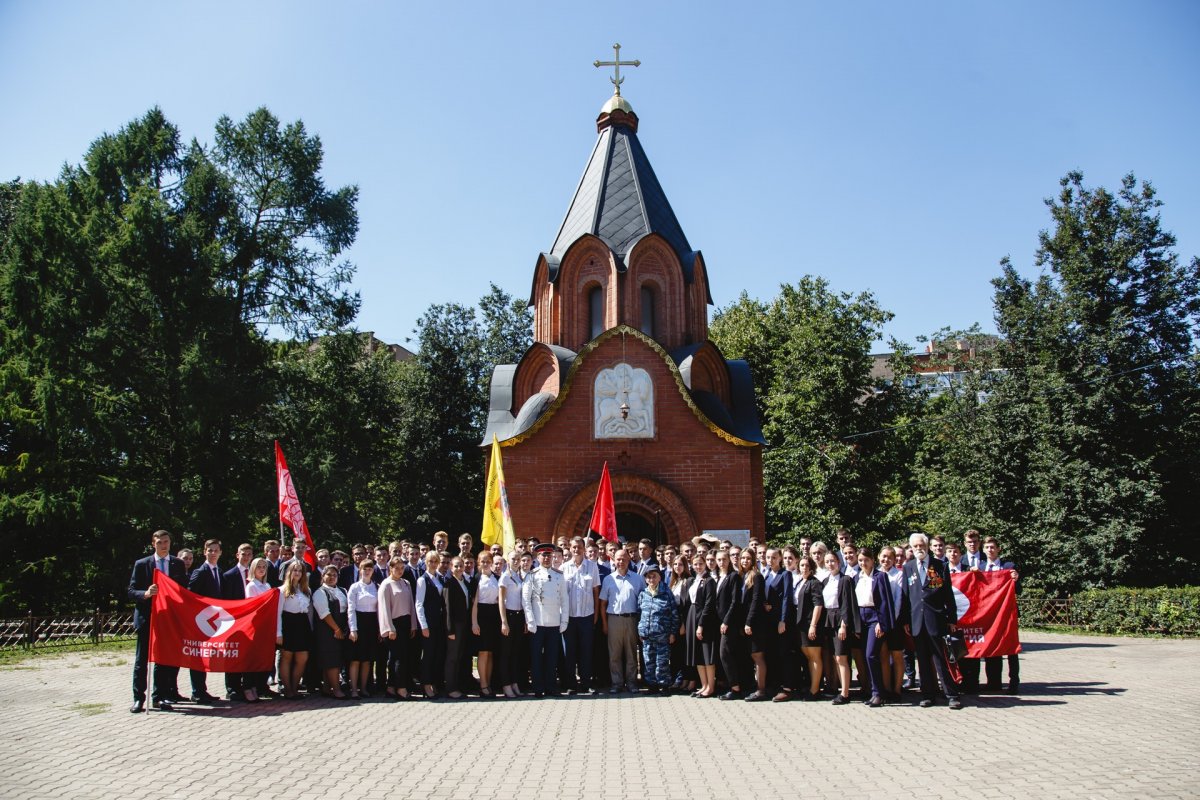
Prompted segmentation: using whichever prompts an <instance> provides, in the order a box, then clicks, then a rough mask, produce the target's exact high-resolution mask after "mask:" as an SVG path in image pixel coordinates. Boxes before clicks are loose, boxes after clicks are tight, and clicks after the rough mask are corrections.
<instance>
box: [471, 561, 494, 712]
mask: <svg viewBox="0 0 1200 800" xmlns="http://www.w3.org/2000/svg"><path fill="white" fill-rule="evenodd" d="M478 568H479V573H478V576H479V577H478V583H476V585H475V600H474V602H473V603H472V605H471V632H472V633H474V634H475V636H476V637H478V638H477V641H478V643H479V654H478V658H479V661H478V664H479V694H480V696H481V697H491V696H492V665H493V663H494V662H493V654H494V653H495V652H496V651H497V650H499V649H500V579H499V578H497V577H496V575H495V573H494V572H493V571H492V554H491V552H490V551H488V550H484V551H483V552H482V553H480V554H479V561H478Z"/></svg>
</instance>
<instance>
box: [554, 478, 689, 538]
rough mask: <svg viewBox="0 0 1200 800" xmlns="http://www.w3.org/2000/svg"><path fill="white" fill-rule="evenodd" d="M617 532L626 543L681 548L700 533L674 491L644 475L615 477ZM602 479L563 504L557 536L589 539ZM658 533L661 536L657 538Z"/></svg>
mask: <svg viewBox="0 0 1200 800" xmlns="http://www.w3.org/2000/svg"><path fill="white" fill-rule="evenodd" d="M610 477H611V479H612V489H613V505H614V506H616V511H617V531H618V533H619V534H620V536H621V538H623V539H625V540H626V541H637V540H639V539H650V540H651V541H653V542H654V543H655V544H679V543H680V542H683V541H687V540H690V539H692V538H693V537H695V536H696V535H697V534H699V533H700V530H699V528H698V527H697V526H696V521H695V520H694V519H693V518H692V513H691V511H690V510H689V509H688V507H687V504H686V503H684V501H683V498H682V497H680V496H679V495H678V494H677V493H676V492H675V491H674V490H672V489H671V488H669V487H667V486H665V485H664V484H662V483H659V482H658V481H656V480H654V479H653V478H648V477H646V476H644V475H634V474H629V473H612V474H611V475H610ZM599 485H600V481H599V479H597V480H595V481H592V482H590V483H587V484H585V485H583V486H581V487H580V488H579V489H578V490H577V491H576V492H575V494H573V495H571V497H570V498H569V499H568V500H567V502H566V503H564V504H563V507H562V510H561V511H559V514H558V519H557V521H556V522H555V525H554V532H555V535H556V536H557V535H559V534H567V535H570V536H586V535H587V532H588V522H590V521H591V518H592V505H593V504H594V503H595V501H596V489H597V487H598V486H599ZM656 529H657V531H658V533H657V534H656Z"/></svg>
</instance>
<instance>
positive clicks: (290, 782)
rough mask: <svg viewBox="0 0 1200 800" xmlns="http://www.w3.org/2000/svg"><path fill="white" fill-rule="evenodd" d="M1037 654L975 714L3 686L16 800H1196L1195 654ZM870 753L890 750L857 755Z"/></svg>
mask: <svg viewBox="0 0 1200 800" xmlns="http://www.w3.org/2000/svg"><path fill="white" fill-rule="evenodd" d="M1024 639H1025V642H1026V650H1027V652H1026V654H1025V656H1023V660H1022V678H1023V680H1024V689H1025V693H1024V695H1023V696H1021V697H1017V698H1014V697H1007V696H997V697H986V696H985V697H982V698H978V699H971V700H970V701H969V704H968V707H967V708H966V709H964V710H963V711H959V712H952V711H950V710H949V709H947V708H946V707H945V706H940V707H935V708H933V709H927V710H923V709H920V708H917V707H916V706H915V705H904V706H899V705H897V706H889V707H886V708H883V709H879V710H872V709H868V708H866V707H865V706H863V705H861V704H859V703H854V704H852V705H849V706H845V707H833V706H830V705H829V704H828V703H803V704H802V703H786V704H771V703H758V704H748V703H740V702H739V703H723V702H718V701H716V700H707V701H700V700H693V699H691V698H688V697H637V698H635V697H630V696H620V697H616V698H609V697H607V696H604V697H601V698H566V697H564V698H559V699H547V700H520V701H489V702H483V701H478V700H470V701H464V702H458V703H454V702H449V701H441V702H438V703H436V704H434V703H428V702H423V701H414V702H409V703H399V704H396V703H386V702H383V701H377V700H371V701H367V702H365V703H362V704H358V705H354V706H349V705H347V704H344V703H335V702H334V701H330V700H323V699H322V700H310V701H305V702H302V703H284V702H282V701H275V702H264V703H259V704H257V705H255V706H245V705H239V706H236V707H230V706H227V705H225V707H219V708H213V709H209V708H197V707H194V706H189V705H184V706H181V707H180V708H181V709H182V710H179V711H175V712H172V713H154V712H151V713H149V714H141V715H137V716H134V715H132V714H130V713H129V712H128V710H127V709H128V705H129V688H128V686H129V680H130V666H129V660H130V659H131V657H132V654H131V653H129V654H124V653H122V654H118V655H114V654H112V653H105V654H74V655H68V656H64V657H62V658H56V659H44V660H37V661H33V662H29V663H28V664H25V665H18V666H17V667H15V668H14V667H3V668H0V699H2V702H3V704H4V723H5V724H4V732H3V735H2V736H0V798H20V799H21V800H36V799H37V798H55V800H67V799H68V798H88V799H89V800H94V799H96V798H117V797H120V798H127V799H129V798H181V799H182V798H187V800H197V799H198V798H204V799H205V800H207V799H208V798H213V799H214V800H218V799H219V800H224V798H241V797H245V798H256V800H261V798H274V797H287V798H292V799H293V800H308V798H321V797H325V798H349V797H354V798H362V799H363V800H366V799H367V798H383V797H388V798H397V799H399V798H409V797H413V798H422V799H423V800H437V799H438V798H460V797H461V798H471V800H481V799H482V798H489V797H496V798H506V797H518V796H520V797H522V798H542V797H545V798H555V800H557V799H558V798H564V799H565V800H577V799H578V800H582V798H584V797H585V796H587V797H593V798H594V797H600V796H604V797H606V798H650V799H651V800H669V799H671V798H688V799H689V800H690V799H691V798H698V799H699V800H704V799H705V798H725V797H732V796H741V797H755V798H760V797H761V798H767V797H769V798H791V797H796V796H801V797H836V798H839V800H844V798H846V797H848V796H858V797H888V798H892V797H896V798H908V797H912V798H934V797H943V796H945V797H984V798H989V797H1064V798H1066V797H1070V798H1087V797H1104V798H1109V797H1148V796H1155V797H1180V798H1184V797H1189V798H1192V797H1198V796H1200V776H1198V775H1197V772H1196V767H1197V765H1198V763H1200V759H1198V758H1197V755H1198V753H1200V744H1198V743H1197V742H1198V741H1200V681H1198V680H1197V679H1198V678H1200V667H1198V666H1197V664H1198V662H1200V641H1161V640H1137V639H1101V638H1092V637H1074V636H1063V635H1051V634H1028V635H1026V636H1025V637H1024ZM180 685H181V686H182V687H184V688H185V690H186V685H187V673H186V671H185V672H184V673H183V675H181V678H180ZM209 686H210V687H218V688H219V687H221V686H222V681H221V679H220V677H210V678H209ZM91 704H97V705H91ZM223 705H224V704H223ZM370 731H374V732H375V733H376V735H375V736H374V737H373V739H372V737H370V736H368V735H367V734H368V732H370ZM830 731H836V733H835V734H832V737H833V738H832V739H827V740H826V741H825V742H823V743H820V744H818V745H816V746H814V744H813V743H814V742H817V741H819V740H820V738H821V737H823V736H825V737H830V736H831V734H830V733H829V732H830ZM856 735H857V736H861V737H863V738H864V739H869V740H871V741H873V742H874V743H876V746H875V747H874V748H873V747H870V746H865V747H855V748H849V747H846V746H844V745H842V744H840V742H841V741H842V740H843V739H845V738H847V737H850V736H856ZM883 744H886V747H887V751H888V758H887V761H888V763H887V765H886V767H882V761H883V759H882V758H880V757H878V756H877V755H874V754H875V753H878V752H879V745H883ZM914 744H915V746H914ZM910 747H911V749H912V755H911V756H909V755H907V754H906V749H908V748H910ZM585 751H587V753H590V754H591V755H587V756H586V763H587V764H588V765H589V766H588V768H587V769H582V764H583V763H584V761H585ZM618 756H620V760H619V761H616V760H614V759H616V757H618ZM930 762H932V764H933V766H932V767H929V766H927V764H929V763H930ZM610 763H611V764H612V767H607V766H605V765H606V764H610ZM489 764H497V765H505V764H517V765H520V766H519V768H518V769H505V768H504V767H503V766H500V767H497V768H491V767H489V766H487V765H489ZM368 766H369V767H370V770H371V774H372V775H373V777H372V778H371V779H370V780H363V779H361V778H360V777H358V776H360V775H362V774H363V771H364V769H365V768H366V767H368ZM381 766H383V767H388V768H390V770H391V772H392V773H393V774H395V775H396V776H397V781H396V782H395V783H391V784H389V783H388V782H387V781H386V780H385V779H384V778H383V776H384V775H385V774H387V772H388V770H387V769H384V770H381V769H379V767H381ZM181 767H182V768H181ZM305 767H307V769H305ZM164 768H165V771H164ZM538 773H544V774H545V775H546V777H545V778H541V779H536V778H534V779H530V778H528V777H527V776H528V775H529V774H535V775H536V774H538ZM256 776H257V777H256ZM484 776H486V778H487V786H488V788H486V789H483V790H479V789H477V788H476V784H477V782H478V781H480V779H481V778H483V777H484ZM567 776H570V777H567ZM991 776H995V777H991ZM1000 776H1004V777H1003V779H1002V778H1001V777H1000ZM973 779H974V780H973ZM964 781H965V783H964ZM1002 781H1003V782H1002Z"/></svg>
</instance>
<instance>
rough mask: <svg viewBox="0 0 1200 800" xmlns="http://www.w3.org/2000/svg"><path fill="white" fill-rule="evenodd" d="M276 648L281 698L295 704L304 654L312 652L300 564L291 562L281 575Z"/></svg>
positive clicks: (309, 604) (305, 577) (305, 663)
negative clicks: (278, 648)
mask: <svg viewBox="0 0 1200 800" xmlns="http://www.w3.org/2000/svg"><path fill="white" fill-rule="evenodd" d="M276 635H277V636H278V639H277V640H276V641H277V642H278V644H279V647H280V654H279V682H280V684H281V685H282V686H283V696H284V697H285V698H287V699H288V700H296V699H297V698H298V697H299V695H298V694H297V692H298V690H299V687H300V678H302V677H303V676H304V669H305V667H307V666H308V654H309V651H310V650H312V648H313V629H312V598H311V596H310V593H309V588H308V571H307V569H306V568H305V566H304V562H302V561H292V562H290V563H289V564H288V569H287V572H286V573H284V575H283V586H282V587H281V588H280V597H279V625H278V629H277V634H276Z"/></svg>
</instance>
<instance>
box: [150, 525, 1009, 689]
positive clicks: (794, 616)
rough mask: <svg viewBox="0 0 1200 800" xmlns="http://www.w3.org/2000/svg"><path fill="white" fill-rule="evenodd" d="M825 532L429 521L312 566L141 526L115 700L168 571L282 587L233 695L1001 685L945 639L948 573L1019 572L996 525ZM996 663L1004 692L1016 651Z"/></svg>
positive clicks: (163, 678) (221, 584) (214, 588)
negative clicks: (426, 537)
mask: <svg viewBox="0 0 1200 800" xmlns="http://www.w3.org/2000/svg"><path fill="white" fill-rule="evenodd" d="M836 539H837V547H836V549H830V548H829V547H828V546H826V545H825V543H823V542H820V541H811V540H809V539H807V538H802V539H801V540H800V542H799V543H798V544H797V545H794V546H793V545H787V546H783V547H769V546H767V545H765V544H764V543H761V542H758V541H755V540H754V539H751V540H750V542H749V544H748V545H747V546H746V547H738V546H736V545H734V544H733V543H731V542H729V541H720V540H718V539H716V538H715V537H712V536H707V535H706V536H699V537H696V538H695V539H693V540H691V541H687V542H684V543H682V544H681V545H679V546H678V547H676V546H673V545H667V546H659V547H655V546H654V545H653V543H652V542H650V541H649V540H645V539H643V540H641V541H639V542H628V543H616V542H606V541H603V540H601V541H595V540H592V539H587V538H581V537H575V538H570V539H568V538H567V537H558V538H557V539H556V540H555V541H553V542H541V541H539V540H537V539H528V540H523V541H522V540H518V541H517V542H516V546H515V548H514V549H513V550H511V551H509V552H507V553H506V552H502V548H501V547H500V546H499V545H492V546H491V547H489V548H485V549H482V550H481V551H479V552H478V553H476V551H475V542H474V539H473V537H472V536H471V535H470V534H462V535H461V536H460V537H459V538H458V541H457V543H456V548H455V550H456V552H454V554H451V552H450V541H449V536H448V534H446V533H445V532H444V531H439V532H437V533H435V534H434V535H433V537H432V541H431V542H429V543H417V542H411V541H395V542H391V543H390V544H388V545H379V546H376V547H373V548H371V547H368V546H366V545H355V546H354V547H353V548H352V549H351V552H350V553H349V554H346V553H344V552H342V551H338V550H335V551H332V552H330V551H328V550H319V551H317V553H316V554H315V562H316V568H315V569H310V567H309V565H308V563H307V562H306V560H305V555H306V553H305V543H304V542H303V541H302V540H297V541H296V542H295V544H294V546H293V547H290V548H289V547H287V546H286V545H285V544H283V543H281V542H280V541H278V540H270V541H267V542H266V543H265V545H264V547H263V552H262V553H261V555H258V556H256V555H255V551H254V548H253V547H252V546H251V545H249V544H242V545H239V546H238V548H237V550H236V557H237V561H236V563H235V564H234V565H233V566H231V567H222V566H221V564H220V559H221V554H222V547H221V543H220V542H219V541H217V540H216V539H210V540H208V541H206V542H205V543H204V550H203V561H201V562H200V563H199V564H195V563H194V559H195V554H193V553H192V552H191V551H189V550H181V551H179V552H178V553H177V554H176V555H172V554H171V537H170V534H169V533H168V532H166V531H157V532H155V534H154V535H153V537H152V544H153V546H154V553H153V554H152V555H150V556H147V557H145V558H142V559H140V560H138V561H137V562H136V563H135V565H134V569H133V575H132V577H131V579H130V584H129V596H130V599H131V600H132V601H134V603H135V615H134V622H135V627H136V629H137V632H138V642H137V652H136V654H135V659H134V670H133V695H134V703H133V705H132V706H131V707H130V710H131V711H133V712H140V711H142V710H144V708H145V702H146V692H147V688H148V686H147V683H148V680H147V679H148V675H147V673H148V664H147V655H148V649H149V615H150V613H151V602H152V599H153V597H154V595H155V594H156V593H157V591H158V586H157V584H158V582H159V581H161V580H163V579H164V576H165V577H166V579H169V580H174V581H176V582H177V583H179V584H180V585H182V586H186V587H187V588H188V589H190V590H191V591H192V592H195V593H197V594H199V595H202V596H205V597H212V598H224V599H242V598H248V597H254V596H257V595H260V594H263V593H265V592H269V591H276V590H277V591H279V593H280V598H279V613H278V618H277V629H276V631H275V634H276V644H277V648H278V657H277V661H276V666H275V669H274V670H273V671H271V672H263V673H243V674H233V673H229V674H226V675H225V699H226V700H229V701H233V702H251V703H253V702H258V701H260V700H263V699H267V698H270V699H272V700H275V699H278V700H288V701H294V700H299V699H300V698H301V697H303V696H305V695H313V694H322V695H325V696H327V697H332V698H337V699H345V700H355V699H359V698H367V697H372V696H383V697H387V698H391V699H396V700H408V699H414V698H426V699H437V698H449V699H460V698H463V697H467V696H469V695H475V696H478V697H482V698H509V699H515V698H519V697H525V696H533V697H544V696H554V695H559V694H561V693H563V692H565V693H566V694H568V695H572V694H597V693H599V692H607V693H611V694H618V693H622V692H628V693H668V692H677V693H682V694H689V695H690V696H692V697H694V698H714V697H715V698H719V699H720V700H725V701H732V700H744V701H747V702H759V701H774V702H786V701H789V700H808V701H813V700H822V699H825V700H829V701H830V702H832V703H833V704H835V705H844V704H847V703H850V702H851V700H852V698H853V696H854V695H853V694H852V690H853V689H855V688H857V693H858V698H859V699H861V700H862V701H863V702H864V703H865V704H867V705H868V706H871V707H879V706H882V705H884V704H885V703H888V702H896V701H899V700H901V698H902V693H903V692H906V691H916V690H919V692H920V701H919V705H920V706H922V707H928V706H931V705H934V704H935V703H936V702H937V701H938V700H939V699H940V697H942V696H944V697H945V698H946V701H947V703H948V705H949V706H950V707H951V708H961V707H962V703H961V699H960V696H961V695H962V694H971V693H974V692H978V691H1001V690H1002V688H1003V687H1002V684H1001V678H1002V670H1003V663H1002V659H1000V658H996V659H992V658H989V659H986V685H984V686H981V685H980V682H979V667H980V665H979V662H978V661H973V660H971V659H963V660H961V661H960V663H959V667H960V670H961V672H960V676H958V677H957V678H956V677H952V676H951V673H950V671H949V669H948V663H947V654H946V650H945V637H946V636H947V634H950V633H953V631H954V630H955V627H956V623H957V611H956V604H955V600H954V595H953V592H952V589H951V578H950V575H951V573H954V572H963V571H968V570H981V571H994V570H1009V572H1010V574H1011V576H1012V579H1013V580H1016V579H1017V573H1016V570H1015V568H1014V566H1013V564H1011V563H1010V562H1008V561H1005V560H1003V559H1002V558H1001V555H1000V546H999V542H997V541H996V540H995V539H994V538H991V537H988V538H983V537H981V536H980V534H979V532H978V531H975V530H969V531H967V532H966V534H965V536H964V540H963V542H962V543H961V544H960V543H958V542H947V541H945V540H944V539H943V538H942V537H938V536H935V537H932V538H929V537H927V536H926V535H925V534H922V533H914V534H912V535H911V536H910V537H909V538H908V541H907V542H905V543H902V544H897V545H895V546H884V547H881V548H879V549H878V550H876V549H875V548H872V547H859V546H856V544H855V542H854V540H853V537H852V536H851V534H850V532H849V531H848V530H846V529H844V528H842V529H839V530H838V531H836ZM1008 670H1009V676H1008V677H1009V682H1008V686H1007V691H1008V692H1009V693H1013V694H1015V693H1017V692H1019V690H1020V677H1019V662H1018V660H1017V657H1016V656H1009V657H1008ZM177 673H178V669H177V668H171V667H167V666H162V665H155V670H154V681H153V687H152V688H151V698H150V699H151V703H152V705H153V707H155V708H158V709H163V710H167V709H170V708H171V707H172V705H173V704H174V703H177V702H186V700H185V698H184V697H183V696H182V695H181V694H180V692H179V689H178V674H177ZM918 678H919V680H918ZM190 684H191V685H190V689H191V692H190V697H189V698H188V699H189V700H190V701H191V702H193V703H199V704H211V703H213V702H216V701H217V698H215V697H214V696H213V695H211V694H209V691H208V686H207V674H206V673H204V672H199V671H194V670H193V671H191V673H190Z"/></svg>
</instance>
